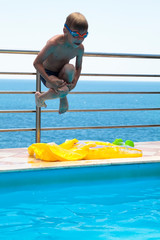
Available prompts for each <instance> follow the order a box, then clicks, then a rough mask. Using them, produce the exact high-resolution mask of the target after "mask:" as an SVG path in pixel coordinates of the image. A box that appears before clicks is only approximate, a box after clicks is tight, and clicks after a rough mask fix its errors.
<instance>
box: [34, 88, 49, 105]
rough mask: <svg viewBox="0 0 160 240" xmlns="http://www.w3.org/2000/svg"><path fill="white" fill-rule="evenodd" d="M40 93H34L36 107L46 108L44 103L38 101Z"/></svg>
mask: <svg viewBox="0 0 160 240" xmlns="http://www.w3.org/2000/svg"><path fill="white" fill-rule="evenodd" d="M40 96H41V94H40V92H36V93H35V102H36V106H37V107H45V108H46V107H47V105H46V103H45V102H44V101H42V100H41V99H40Z"/></svg>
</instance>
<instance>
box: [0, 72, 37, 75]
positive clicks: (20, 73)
mask: <svg viewBox="0 0 160 240" xmlns="http://www.w3.org/2000/svg"><path fill="white" fill-rule="evenodd" d="M0 74H1V75H36V73H35V72H0Z"/></svg>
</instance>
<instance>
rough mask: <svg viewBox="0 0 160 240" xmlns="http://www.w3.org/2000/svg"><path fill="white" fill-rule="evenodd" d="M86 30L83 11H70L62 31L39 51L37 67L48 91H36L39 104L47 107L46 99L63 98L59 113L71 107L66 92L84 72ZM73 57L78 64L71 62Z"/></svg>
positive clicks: (35, 64) (36, 61) (86, 25)
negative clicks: (83, 58)
mask: <svg viewBox="0 0 160 240" xmlns="http://www.w3.org/2000/svg"><path fill="white" fill-rule="evenodd" d="M87 30H88V23H87V20H86V18H85V17H84V16H83V15H82V14H81V13H78V12H75V13H71V14H70V15H69V16H68V17H67V18H66V22H65V24H64V28H63V34H61V35H56V36H54V37H52V38H51V39H50V40H49V41H48V42H47V44H46V46H45V47H44V48H43V49H42V50H41V51H40V52H39V54H38V56H37V57H36V59H35V61H34V67H35V68H36V69H37V71H38V72H39V73H40V78H41V81H42V82H43V84H44V85H45V86H46V87H47V88H49V90H48V91H47V92H44V93H40V92H36V93H35V100H36V105H37V107H47V105H46V103H45V100H49V99H55V98H60V106H59V113H60V114H61V113H65V112H66V111H67V110H68V100H67V94H68V93H69V92H70V91H71V90H72V89H73V88H74V87H75V86H76V84H77V81H78V79H79V76H80V73H81V68H82V57H83V53H84V47H83V45H82V42H83V41H84V39H85V38H86V37H87V35H88V32H87ZM74 57H76V61H75V66H73V65H72V64H70V63H69V61H70V60H71V59H73V58H74Z"/></svg>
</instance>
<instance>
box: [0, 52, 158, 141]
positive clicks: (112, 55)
mask: <svg viewBox="0 0 160 240" xmlns="http://www.w3.org/2000/svg"><path fill="white" fill-rule="evenodd" d="M38 52H39V51H28V50H3V49H0V53H3V54H29V55H31V54H33V55H37V54H38ZM84 57H107V58H143V59H144V58H145V59H160V55H153V54H115V53H88V52H85V53H84ZM0 75H36V91H40V92H41V82H40V76H39V73H38V72H37V73H35V72H34V73H31V72H0ZM81 76H94V77H97V76H100V77H147V78H148V77H153V78H159V77H160V75H159V74H99V73H82V74H81ZM0 94H35V91H0ZM69 94H160V92H70V93H69ZM146 110H149V111H155V110H160V108H129V109H128V108H127V109H75V110H68V112H104V111H146ZM41 112H58V110H41V108H39V107H36V110H0V113H36V127H35V128H14V129H0V132H16V131H36V142H40V135H41V131H42V130H43V131H48V130H73V129H107V128H142V127H160V124H153V125H126V126H88V127H81V126H80V127H52V128H47V127H46V128H41Z"/></svg>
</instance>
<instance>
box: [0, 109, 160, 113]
mask: <svg viewBox="0 0 160 240" xmlns="http://www.w3.org/2000/svg"><path fill="white" fill-rule="evenodd" d="M159 110H160V108H116V109H71V110H68V111H67V112H118V111H159ZM35 112H36V110H34V109H33V110H0V113H35ZM41 112H43V113H52V112H59V111H58V110H53V109H49V110H41Z"/></svg>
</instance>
